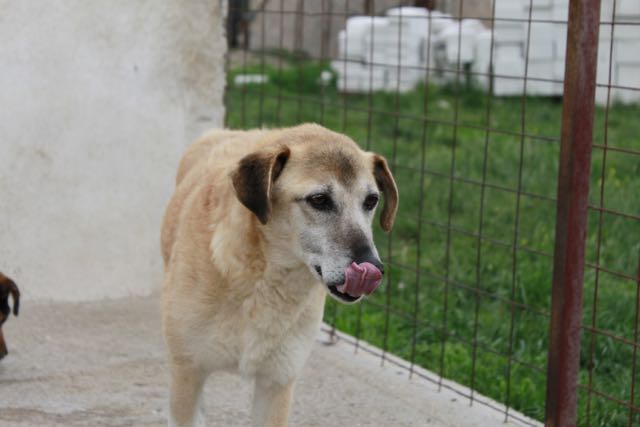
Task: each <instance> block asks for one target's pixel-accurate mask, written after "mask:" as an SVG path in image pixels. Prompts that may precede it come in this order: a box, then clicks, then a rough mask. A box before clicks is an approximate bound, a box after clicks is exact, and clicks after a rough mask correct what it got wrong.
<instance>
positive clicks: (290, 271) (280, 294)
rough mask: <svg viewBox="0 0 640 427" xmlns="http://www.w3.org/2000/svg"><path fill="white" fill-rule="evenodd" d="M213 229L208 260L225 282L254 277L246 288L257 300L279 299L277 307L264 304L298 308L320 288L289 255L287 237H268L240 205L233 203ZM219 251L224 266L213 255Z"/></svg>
mask: <svg viewBox="0 0 640 427" xmlns="http://www.w3.org/2000/svg"><path fill="white" fill-rule="evenodd" d="M214 226H215V228H216V230H215V233H213V236H212V239H211V244H210V247H211V252H212V255H213V256H212V260H213V263H214V265H215V267H216V268H217V270H218V271H219V272H220V273H221V274H222V276H223V277H224V278H225V279H226V280H227V282H228V283H238V281H237V280H236V278H235V277H234V275H236V274H238V272H242V274H243V276H244V277H247V276H248V277H252V278H255V281H254V282H253V283H247V287H255V291H256V292H257V293H258V294H259V295H260V297H261V298H264V299H268V300H281V301H280V303H279V304H277V303H276V301H266V302H268V303H272V304H276V305H280V304H281V303H283V302H284V303H287V304H294V305H299V303H300V302H302V301H304V300H305V299H306V298H307V297H308V295H309V293H310V292H311V291H312V290H314V289H315V288H317V287H318V286H321V285H320V283H319V282H318V280H317V279H316V278H315V277H314V276H313V275H312V273H311V271H309V268H308V267H307V266H306V265H305V263H304V262H302V261H301V260H299V259H297V257H295V256H294V255H293V254H291V253H290V247H291V245H290V244H289V239H290V236H281V235H271V234H270V233H269V232H268V226H262V225H260V223H259V221H258V219H257V218H256V217H255V216H254V215H253V214H252V213H251V212H249V211H248V210H247V209H246V208H244V206H242V205H241V204H240V203H234V204H233V206H232V207H231V214H230V215H227V216H226V218H225V219H223V221H221V222H218V223H217V224H214ZM237 230H244V231H245V232H244V233H238V232H237ZM222 250H224V251H225V253H226V256H225V258H224V263H223V262H222V260H221V258H220V257H216V256H215V254H216V253H220V251H222ZM247 273H249V274H248V275H247ZM258 288H260V289H258ZM315 290H317V289H315ZM247 291H249V289H247Z"/></svg>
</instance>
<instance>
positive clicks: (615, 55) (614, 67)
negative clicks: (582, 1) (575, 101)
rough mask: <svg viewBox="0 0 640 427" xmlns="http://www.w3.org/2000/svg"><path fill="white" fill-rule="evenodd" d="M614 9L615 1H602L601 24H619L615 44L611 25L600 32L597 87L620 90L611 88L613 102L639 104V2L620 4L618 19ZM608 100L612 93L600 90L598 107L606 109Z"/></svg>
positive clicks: (631, 0) (619, 1)
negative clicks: (608, 86) (609, 85)
mask: <svg viewBox="0 0 640 427" xmlns="http://www.w3.org/2000/svg"><path fill="white" fill-rule="evenodd" d="M613 9H614V8H613V0H603V2H602V11H601V21H603V22H609V23H610V22H612V21H613V22H615V23H616V24H615V25H614V26H613V41H612V38H611V30H612V27H611V26H610V25H605V26H602V28H601V30H600V39H599V43H598V74H597V83H598V84H599V85H608V84H609V83H611V85H612V86H620V87H613V88H611V93H610V97H611V101H612V102H622V103H638V102H640V54H638V52H639V51H640V1H638V0H617V2H616V6H615V16H613ZM618 23H619V24H618ZM609 70H611V75H609ZM625 88H627V89H625ZM634 89H635V90H634ZM608 96H609V89H608V88H607V87H599V88H598V89H597V91H596V103H597V104H599V105H606V103H607V98H608Z"/></svg>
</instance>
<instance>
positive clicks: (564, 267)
mask: <svg viewBox="0 0 640 427" xmlns="http://www.w3.org/2000/svg"><path fill="white" fill-rule="evenodd" d="M416 3H419V4H418V6H420V7H422V8H421V9H420V8H417V9H397V7H398V6H407V5H409V4H411V5H415V4H416ZM439 3H440V4H439ZM599 3H600V1H594V0H589V1H587V2H577V1H576V2H572V10H571V22H569V2H568V1H566V0H565V1H560V0H540V1H538V0H536V1H512V0H504V1H500V0H495V1H486V2H479V1H476V2H472V1H467V2H465V1H464V0H461V1H455V2H435V1H426V2H406V1H405V2H391V1H383V0H379V1H356V0H352V1H348V0H340V1H339V0H333V1H332V0H322V1H313V2H311V1H307V2H305V1H302V0H297V1H294V0H271V1H261V2H249V1H235V2H234V1H231V2H230V7H231V9H230V13H229V17H230V24H229V27H228V29H229V31H230V33H229V35H230V42H231V43H232V44H233V46H240V47H238V48H237V49H232V50H231V51H230V53H229V58H228V61H227V70H228V74H227V75H228V85H227V92H226V108H227V119H226V123H227V126H229V127H233V128H252V127H260V126H289V125H294V124H298V123H301V122H308V121H313V122H317V123H320V124H323V125H324V126H327V127H329V128H332V129H334V130H337V131H341V132H344V133H346V134H347V135H349V136H351V137H352V138H353V139H354V140H356V141H357V142H358V143H360V144H361V146H362V147H363V148H365V149H367V150H372V151H376V152H378V153H380V154H383V155H385V156H386V157H387V159H388V160H389V163H390V165H391V167H392V169H393V172H394V175H395V177H396V180H397V183H398V186H399V189H400V195H401V204H400V211H399V214H398V219H397V222H396V226H395V229H394V230H393V232H392V233H391V234H389V235H384V234H382V233H377V234H376V240H377V242H378V247H379V249H380V250H381V256H382V257H383V259H384V260H385V263H386V265H387V266H388V269H386V270H387V271H388V274H387V275H386V279H385V283H384V287H382V288H381V289H380V290H378V292H376V293H375V294H374V295H372V296H371V297H370V298H368V299H366V300H365V301H364V302H363V303H362V304H359V305H358V306H356V307H353V306H343V305H339V304H336V303H335V302H333V301H330V302H329V304H328V306H327V309H326V315H325V320H326V321H327V322H328V323H330V324H331V325H333V326H334V327H335V328H338V329H340V330H342V331H345V332H347V333H349V334H351V335H353V336H354V337H355V338H356V340H355V341H354V342H353V344H354V346H355V349H356V350H357V349H358V348H359V340H366V341H368V342H370V343H372V344H374V345H376V346H378V347H379V348H381V349H383V352H382V354H380V358H381V363H388V362H387V359H386V353H387V352H390V353H394V354H396V355H399V356H401V357H402V358H404V359H405V360H407V364H406V366H403V367H404V368H406V369H408V370H409V371H410V372H412V373H413V372H414V366H415V365H419V366H422V367H425V368H427V369H429V370H430V371H432V372H433V373H434V375H433V377H432V376H430V375H425V378H426V379H427V380H429V381H434V382H437V383H438V384H441V385H443V382H442V379H443V378H450V379H453V380H455V381H457V382H458V383H461V384H464V385H466V386H468V387H469V388H470V389H471V390H475V391H477V392H478V393H480V394H482V395H486V396H489V397H491V398H493V399H495V400H498V401H500V402H504V403H505V404H506V405H507V407H513V408H515V409H517V410H519V411H521V412H522V413H524V414H526V415H528V416H531V417H533V418H537V419H540V420H545V400H547V401H548V402H549V404H548V405H546V410H547V414H546V420H547V422H548V424H549V425H570V424H571V423H572V422H575V418H574V417H575V416H576V412H575V411H574V409H573V408H572V405H571V400H572V399H573V398H577V401H578V408H577V424H579V425H592V426H605V425H606V426H624V425H629V426H630V425H640V397H639V396H638V394H639V393H638V391H637V386H638V381H639V380H638V374H637V370H638V369H637V365H638V357H639V356H638V346H639V340H638V324H639V315H640V308H639V306H640V195H639V193H640V191H639V190H640V107H639V105H638V102H639V100H640V80H638V77H637V76H640V59H638V58H640V56H638V52H640V2H637V1H636V0H630V1H624V0H602V6H601V9H600V7H599ZM482 4H484V7H483V6H482ZM470 5H471V6H470ZM424 7H429V8H434V7H438V9H440V10H441V11H448V12H451V13H452V15H448V14H446V13H438V12H435V11H432V12H428V10H427V9H425V8H424ZM389 8H391V9H389ZM598 10H600V11H601V13H600V18H599V19H598ZM354 16H360V17H359V18H358V19H355V20H352V19H349V20H348V18H353V17H354ZM460 17H463V18H465V19H463V20H460V19H459V18H460ZM598 23H599V24H598ZM478 24H480V26H478ZM598 27H599V38H598V32H597V30H598ZM569 29H571V31H572V33H571V34H573V36H572V37H570V38H569V43H568V45H569V49H568V50H567V49H566V35H567V32H568V31H569ZM341 30H344V31H342V32H341ZM354 46H355V47H354ZM565 51H566V52H568V54H566V55H565ZM596 52H597V56H596ZM558 64H560V65H558ZM565 70H566V78H567V82H564V78H565ZM596 76H597V77H596ZM563 89H564V98H563V97H562V95H563ZM590 91H591V92H594V95H595V96H591V93H589V92H590ZM594 98H595V101H596V105H595V106H594V105H593V99H594ZM563 103H564V109H563ZM563 111H564V116H563ZM563 117H564V119H563ZM591 122H593V126H592V128H593V134H591ZM585 141H586V144H584V142H585ZM561 142H562V144H561ZM581 143H582V144H583V145H582V146H581V145H580V144H581ZM561 147H564V148H562V149H561ZM571 147H573V149H570V148H571ZM561 154H562V157H561ZM561 158H562V159H563V160H562V161H561ZM589 166H590V168H589ZM589 169H590V170H589ZM580 173H583V174H585V175H583V181H582V182H581V181H580ZM559 176H560V179H561V180H560V182H558V177H559ZM572 183H573V185H571V184H572ZM587 196H588V197H587ZM581 197H582V198H581ZM557 215H558V218H561V220H560V221H558V222H557V223H556V216H557ZM582 225H584V226H586V230H587V231H586V235H585V234H583V233H584V228H585V227H582ZM556 227H557V228H556ZM583 237H586V239H583ZM583 244H584V246H582V245H583ZM554 246H555V248H554ZM581 248H582V249H583V250H581ZM582 254H584V256H582ZM554 256H555V262H556V266H555V271H554ZM572 257H573V258H572ZM572 269H573V270H572ZM554 273H555V283H554ZM582 276H584V280H581V277H582ZM554 288H555V291H553V292H552V289H554ZM571 290H573V291H574V292H573V293H571V292H567V291H571ZM580 291H582V292H580ZM580 293H582V296H581V295H580ZM552 294H553V295H554V296H553V303H552ZM552 313H553V314H552ZM572 316H573V317H572ZM552 319H554V322H553V324H552V322H551V320H552ZM572 322H573V323H572ZM572 325H573V326H572ZM572 328H573V329H572ZM572 331H573V332H575V333H574V334H573V338H574V341H573V342H572V341H571V339H572V337H571V335H572V334H571V332H572ZM550 332H551V333H550ZM550 336H552V337H555V338H556V341H554V342H553V346H554V347H553V349H552V350H551V351H549V346H550V339H549V337H550ZM579 344H581V345H580V346H578V345H579ZM548 356H550V359H548ZM548 360H550V361H551V363H548ZM567 367H569V368H567ZM572 367H573V368H572ZM548 369H550V373H551V374H550V375H549V377H548V375H547V370H548ZM554 369H555V371H554ZM567 369H568V370H569V371H573V373H574V374H575V378H572V376H571V372H568V373H569V376H568V377H566V376H565V374H567V372H566V371H567ZM420 375H422V374H420ZM548 379H550V382H549V394H548V396H547V398H545V393H546V391H547V380H548ZM574 380H577V382H578V388H577V395H575V396H574V394H573V393H571V392H569V393H567V392H566V390H572V385H573V384H574V382H573V381H574ZM563 387H567V388H563ZM456 391H458V392H459V393H461V394H463V395H464V397H465V398H466V399H468V400H469V402H471V403H479V404H488V403H487V402H486V401H484V400H483V399H482V398H479V397H478V395H477V394H476V393H475V392H474V391H472V392H471V393H466V392H464V391H462V390H456ZM553 393H556V395H554V394H553ZM513 417H514V415H513V414H512V413H510V412H509V410H506V411H505V419H512V418H513ZM520 421H521V422H523V423H524V422H526V420H520Z"/></svg>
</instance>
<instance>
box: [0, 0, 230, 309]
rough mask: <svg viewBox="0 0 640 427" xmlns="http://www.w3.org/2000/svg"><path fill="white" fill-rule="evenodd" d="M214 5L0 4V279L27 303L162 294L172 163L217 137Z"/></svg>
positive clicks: (27, 0) (219, 26)
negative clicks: (208, 136) (203, 135)
mask: <svg viewBox="0 0 640 427" xmlns="http://www.w3.org/2000/svg"><path fill="white" fill-rule="evenodd" d="M221 3H222V2H221V0H206V1H205V0H190V1H180V0H163V1H156V0H91V1H86V0H50V1H40V0H20V1H15V0H0V11H1V12H0V67H1V68H0V271H3V272H4V273H6V274H7V275H10V276H12V277H13V278H14V279H15V280H16V282H17V283H18V285H19V286H20V287H21V290H22V291H23V294H24V296H25V297H26V299H27V300H28V299H56V300H86V299H98V298H104V297H122V296H127V295H140V294H147V293H149V292H151V291H152V290H153V289H157V288H158V287H159V286H160V281H161V278H162V263H161V256H160V250H159V228H160V221H161V217H162V215H163V210H164V206H165V204H166V203H167V201H168V198H169V196H170V194H171V191H172V187H173V181H174V176H175V171H176V168H177V163H178V160H179V156H180V153H181V151H182V150H183V149H184V147H185V146H186V145H187V144H188V143H189V142H190V141H191V140H192V139H193V138H194V137H196V136H197V135H198V134H199V133H200V132H201V131H202V130H204V129H206V128H211V127H215V126H221V125H222V119H223V104H222V95H223V85H224V68H223V57H224V53H225V49H226V43H225V41H224V35H223V28H224V25H223V20H222V16H221V11H222V6H221Z"/></svg>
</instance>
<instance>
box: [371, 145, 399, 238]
mask: <svg viewBox="0 0 640 427" xmlns="http://www.w3.org/2000/svg"><path fill="white" fill-rule="evenodd" d="M373 176H374V178H375V179H376V184H378V188H379V189H380V191H382V194H383V195H384V205H383V207H382V214H380V226H382V229H383V230H384V231H386V232H388V231H390V230H391V228H392V227H393V222H394V221H395V219H396V213H397V212H398V187H396V182H395V180H394V179H393V175H391V171H390V170H389V166H388V165H387V161H386V160H385V159H384V157H382V156H379V155H377V154H374V155H373Z"/></svg>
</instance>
